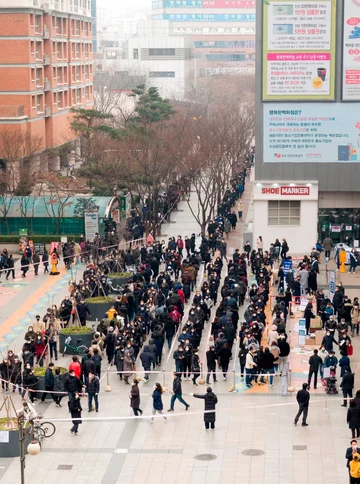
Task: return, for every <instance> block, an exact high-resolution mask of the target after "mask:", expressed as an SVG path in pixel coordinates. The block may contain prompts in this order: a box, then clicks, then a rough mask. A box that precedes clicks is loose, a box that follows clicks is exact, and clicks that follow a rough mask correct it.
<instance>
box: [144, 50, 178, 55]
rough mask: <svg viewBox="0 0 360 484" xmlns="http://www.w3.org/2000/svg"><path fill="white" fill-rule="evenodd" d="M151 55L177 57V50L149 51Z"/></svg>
mask: <svg viewBox="0 0 360 484" xmlns="http://www.w3.org/2000/svg"><path fill="white" fill-rule="evenodd" d="M149 55H175V49H149Z"/></svg>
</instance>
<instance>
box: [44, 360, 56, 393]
mask: <svg viewBox="0 0 360 484" xmlns="http://www.w3.org/2000/svg"><path fill="white" fill-rule="evenodd" d="M53 369H54V363H49V366H48V367H47V368H46V371H45V392H43V394H42V397H41V401H42V402H45V398H46V394H47V393H48V392H53V391H54V383H55V379H54V374H53ZM51 397H52V399H53V400H54V402H55V403H56V397H55V394H54V393H51Z"/></svg>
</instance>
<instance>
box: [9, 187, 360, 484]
mask: <svg viewBox="0 0 360 484" xmlns="http://www.w3.org/2000/svg"><path fill="white" fill-rule="evenodd" d="M250 197H251V184H250V183H248V184H247V186H246V191H245V194H244V198H243V199H244V206H245V207H244V208H245V212H246V211H247V210H248V206H249V201H250ZM179 210H180V211H179V212H178V213H176V214H174V215H173V216H172V223H169V224H167V225H166V226H165V227H164V228H163V233H164V234H166V236H167V237H169V236H175V237H176V236H177V235H178V234H181V235H183V236H185V235H189V234H191V232H193V231H194V232H195V231H196V232H198V230H196V229H197V227H196V224H194V223H193V219H192V216H191V214H190V213H189V209H188V208H187V204H186V202H181V203H180V205H179ZM242 226H243V224H242V223H241V224H238V226H237V230H236V231H234V232H232V233H231V236H230V238H229V240H228V248H229V249H231V248H233V249H234V248H236V247H241V245H242V239H241V232H242ZM283 235H284V234H279V238H280V237H282V236H283ZM83 267H84V266H81V267H79V268H78V275H77V277H78V278H79V275H80V274H81V273H82V270H83ZM321 268H322V270H323V269H324V267H323V265H322V267H321ZM75 270H76V269H74V271H75ZM72 276H74V274H73V275H71V274H69V273H66V272H65V270H64V269H62V270H61V274H60V275H59V276H57V277H53V278H52V277H50V278H49V277H48V276H46V275H45V276H43V275H42V274H41V275H40V276H39V277H37V278H36V277H35V276H33V275H32V273H30V275H29V277H27V278H26V280H25V281H24V280H18V279H17V280H15V281H14V282H12V281H11V282H10V283H5V282H4V281H3V282H2V284H1V285H0V306H1V315H0V318H1V320H0V349H1V351H2V352H4V351H5V350H6V349H7V348H11V349H14V350H15V352H17V353H19V352H20V350H21V346H22V342H23V335H24V333H25V331H26V328H27V326H28V325H29V324H30V323H31V321H32V320H33V318H34V316H35V315H36V314H37V313H39V314H41V315H43V313H44V312H45V311H46V308H47V307H48V306H50V305H51V304H53V303H56V304H58V303H59V302H60V301H61V299H62V298H63V297H64V296H65V295H66V294H67V293H68V291H67V285H68V281H69V279H70V278H71V277H72ZM325 277H326V275H325V272H324V271H323V272H322V274H321V276H320V278H321V280H322V281H323V282H325ZM339 277H340V275H339ZM341 277H343V281H344V285H345V287H346V285H347V284H349V285H351V286H354V287H352V288H351V292H352V293H350V294H349V295H350V296H351V297H353V296H354V295H355V294H359V293H360V290H359V292H357V291H358V288H357V285H359V283H360V281H359V277H360V273H359V276H358V275H357V274H356V275H355V276H351V282H350V280H349V277H350V276H348V275H345V276H341ZM187 309H188V308H187ZM242 311H243V309H242ZM242 311H241V315H242ZM240 321H241V319H240ZM207 333H208V334H207ZM209 335H210V324H208V325H207V326H206V327H205V329H204V333H203V338H202V341H201V347H200V359H201V361H202V362H204V359H205V351H206V349H207V347H208V344H209V338H208V336H209ZM291 341H292V345H293V346H294V347H293V350H292V361H293V362H294V372H293V379H292V382H291V385H292V386H294V387H295V388H297V387H298V386H299V385H300V384H301V383H302V382H303V381H306V379H307V369H308V364H307V360H308V358H309V355H310V354H311V353H312V349H311V347H308V348H307V349H306V350H305V351H303V350H300V349H299V348H297V340H296V335H292V336H291ZM353 343H354V356H353V357H352V369H353V371H356V381H357V385H356V388H360V381H359V378H358V373H359V372H358V369H359V366H360V357H359V354H360V338H359V337H358V338H354V342H353ZM234 347H235V345H234ZM235 351H236V349H235V350H234V356H235V357H234V358H233V360H231V362H230V368H229V374H228V381H224V380H223V378H222V375H218V377H219V382H218V383H216V384H214V385H213V389H214V392H215V393H216V395H217V397H218V400H219V403H218V405H217V412H216V430H215V431H214V432H206V431H205V428H204V423H203V412H202V411H203V402H202V401H201V400H198V399H195V398H193V397H192V396H191V395H190V393H193V392H195V393H203V392H205V391H206V385H199V386H198V387H195V386H194V385H193V384H192V382H191V381H184V382H183V397H184V399H185V400H186V402H187V403H188V404H190V408H189V410H188V411H187V412H185V411H184V410H185V408H184V407H183V406H182V405H181V404H180V403H179V402H176V404H175V412H174V413H171V414H169V415H168V417H169V418H168V420H167V422H165V421H164V420H163V418H162V417H161V416H160V417H159V418H155V421H154V423H153V424H151V423H150V422H149V417H150V415H151V409H152V398H151V394H152V390H153V385H154V383H155V382H156V381H159V382H160V383H161V384H164V383H165V384H166V385H168V386H169V388H171V384H172V371H173V370H174V360H173V358H172V354H171V353H170V354H169V352H168V350H167V349H165V347H164V358H163V364H162V366H161V367H158V370H157V371H158V374H157V375H154V374H152V375H151V377H150V382H149V383H148V384H143V383H141V384H140V391H141V408H142V409H143V410H144V415H143V417H142V418H136V417H134V416H133V413H132V410H131V409H130V400H129V396H128V391H129V387H128V386H125V385H124V383H123V382H121V381H120V380H119V377H118V376H117V375H116V374H111V373H109V382H110V385H111V390H112V391H111V392H105V388H106V380H107V378H106V374H105V370H106V366H105V363H104V364H103V375H104V377H103V379H102V381H101V392H100V395H99V404H100V410H99V413H97V414H95V413H90V414H88V412H87V411H86V410H87V401H86V400H85V399H83V403H82V406H83V414H82V416H83V424H82V425H80V429H79V435H78V436H73V435H71V434H70V428H71V422H70V421H60V420H61V419H69V418H70V414H69V413H68V411H67V404H66V400H67V398H64V399H63V406H62V408H56V407H55V405H54V403H43V404H42V403H39V402H37V410H38V411H41V412H42V413H43V414H44V416H45V419H46V420H50V421H53V422H54V423H55V424H56V428H57V431H56V433H55V435H54V436H53V437H51V438H50V439H47V440H46V442H45V443H44V445H43V448H42V450H41V453H40V454H39V455H38V456H35V457H33V456H27V458H26V474H25V477H26V479H25V482H26V483H31V484H45V483H46V484H49V483H51V484H56V483H60V482H61V483H66V484H70V483H77V484H90V483H91V484H92V483H102V484H115V483H119V484H120V483H121V484H128V483H132V484H140V483H141V484H143V483H144V482H146V483H147V484H152V483H154V484H155V483H156V484H159V483H164V484H167V483H169V484H170V483H181V484H185V483H197V484H201V483H205V482H206V483H207V484H218V483H220V484H222V483H224V484H225V483H226V484H229V483H235V482H236V483H240V484H245V483H252V484H254V483H256V484H263V483H264V484H289V483H303V484H345V483H347V482H348V474H347V469H346V467H345V464H346V462H345V459H344V455H345V450H346V448H347V447H348V445H349V441H350V437H351V434H350V430H349V429H348V428H347V425H346V409H344V408H342V407H341V406H340V405H341V403H342V400H341V398H340V395H337V396H336V395H335V396H326V395H325V393H324V389H323V388H322V387H321V388H319V389H318V390H316V391H313V390H312V391H311V406H310V409H309V418H308V423H309V427H306V428H302V427H301V426H297V427H294V425H293V420H294V415H295V413H296V411H297V403H296V398H295V395H296V393H289V394H288V395H287V396H281V382H280V378H279V377H275V385H274V386H273V387H269V386H268V385H262V386H255V387H254V388H252V389H250V390H249V389H248V388H247V387H246V386H245V384H244V383H243V382H242V381H241V379H240V375H236V373H239V365H238V359H237V352H236V353H235ZM69 362H70V357H65V358H64V359H63V358H60V359H59V361H58V363H59V364H60V365H62V366H68V364H69ZM113 368H114V367H112V368H111V369H113ZM137 368H141V365H140V363H137ZM234 375H235V377H234ZM234 383H235V391H233V392H229V389H231V388H230V387H231V386H233V385H234ZM13 395H14V402H15V405H16V408H20V407H21V401H20V398H19V396H18V395H17V394H13ZM170 397H171V395H170V394H169V393H165V394H164V396H163V401H164V409H168V408H169V406H170V405H169V402H170ZM0 482H1V484H18V483H20V462H19V459H18V458H15V459H0Z"/></svg>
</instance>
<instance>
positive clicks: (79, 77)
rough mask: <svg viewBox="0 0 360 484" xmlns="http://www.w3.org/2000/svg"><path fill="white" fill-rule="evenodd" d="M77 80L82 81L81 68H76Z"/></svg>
mask: <svg viewBox="0 0 360 484" xmlns="http://www.w3.org/2000/svg"><path fill="white" fill-rule="evenodd" d="M75 79H76V80H77V81H80V80H81V74H80V66H76V67H75Z"/></svg>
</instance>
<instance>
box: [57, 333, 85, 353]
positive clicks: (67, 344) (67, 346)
mask: <svg viewBox="0 0 360 484" xmlns="http://www.w3.org/2000/svg"><path fill="white" fill-rule="evenodd" d="M70 343H71V336H68V337H67V338H66V340H65V345H64V349H63V353H62V355H63V356H64V355H65V353H66V350H67V349H69V350H70V351H72V353H73V354H75V355H85V354H86V353H87V352H88V351H89V348H88V347H87V346H85V345H82V344H81V338H78V339H77V340H76V343H77V345H76V346H73V345H71V344H70Z"/></svg>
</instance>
